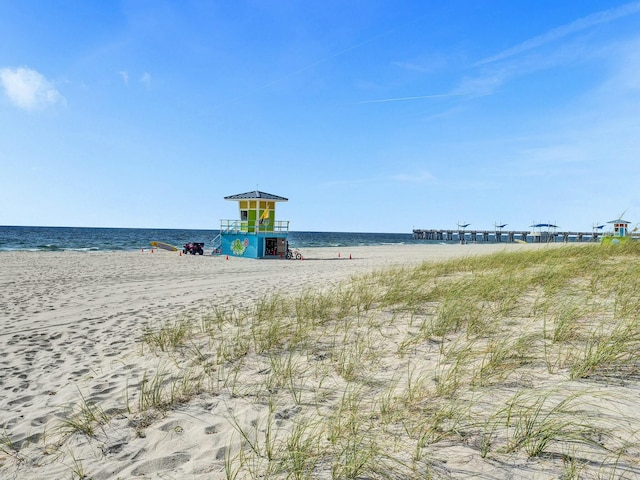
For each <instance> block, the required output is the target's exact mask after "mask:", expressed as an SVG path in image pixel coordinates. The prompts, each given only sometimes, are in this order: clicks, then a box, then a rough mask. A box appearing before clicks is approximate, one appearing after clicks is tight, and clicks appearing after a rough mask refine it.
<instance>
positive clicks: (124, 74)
mask: <svg viewBox="0 0 640 480" xmlns="http://www.w3.org/2000/svg"><path fill="white" fill-rule="evenodd" d="M118 74H119V75H120V77H121V78H122V81H123V82H124V84H125V85H129V73H128V72H127V71H126V70H121V71H119V72H118Z"/></svg>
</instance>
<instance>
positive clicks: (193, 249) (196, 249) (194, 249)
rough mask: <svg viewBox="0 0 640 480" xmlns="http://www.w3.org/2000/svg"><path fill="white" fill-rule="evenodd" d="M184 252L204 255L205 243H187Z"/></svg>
mask: <svg viewBox="0 0 640 480" xmlns="http://www.w3.org/2000/svg"><path fill="white" fill-rule="evenodd" d="M182 253H184V254H185V255H186V254H187V253H190V254H191V255H204V243H197V242H189V243H185V244H184V246H183V247H182Z"/></svg>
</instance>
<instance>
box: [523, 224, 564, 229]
mask: <svg viewBox="0 0 640 480" xmlns="http://www.w3.org/2000/svg"><path fill="white" fill-rule="evenodd" d="M530 228H560V227H558V226H557V225H553V224H552V223H536V224H535V225H530Z"/></svg>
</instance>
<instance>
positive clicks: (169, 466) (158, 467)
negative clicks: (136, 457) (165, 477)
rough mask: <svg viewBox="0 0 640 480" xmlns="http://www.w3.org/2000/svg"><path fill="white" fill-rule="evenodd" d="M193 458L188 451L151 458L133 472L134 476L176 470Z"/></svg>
mask: <svg viewBox="0 0 640 480" xmlns="http://www.w3.org/2000/svg"><path fill="white" fill-rule="evenodd" d="M189 460H191V455H188V454H186V453H176V454H174V455H170V456H168V457H164V458H156V459H154V460H149V461H148V462H144V463H142V464H141V465H139V466H137V467H136V468H134V469H133V471H132V472H131V475H132V476H134V477H137V476H141V475H149V474H152V473H155V472H161V471H166V470H175V469H176V468H177V467H179V466H180V465H183V464H185V463H187V462H188V461H189Z"/></svg>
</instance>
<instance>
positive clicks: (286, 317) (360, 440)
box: [3, 242, 640, 479]
mask: <svg viewBox="0 0 640 480" xmlns="http://www.w3.org/2000/svg"><path fill="white" fill-rule="evenodd" d="M639 307H640V244H637V243H635V242H629V243H626V244H623V245H612V246H606V245H576V246H572V245H566V246H561V247H555V248H548V249H546V248H545V249H538V250H526V251H518V252H500V253H497V254H491V255H482V256H476V257H465V258H458V259H455V260H450V261H446V262H436V263H424V264H423V265H421V266H419V267H416V268H400V267H396V268H392V269H389V270H386V271H376V272H373V273H370V274H368V275H362V276H358V277H354V278H353V279H351V280H350V281H349V282H346V283H342V284H340V285H338V286H333V287H330V288H327V289H325V290H322V291H307V292H304V293H302V294H300V295H295V296H286V295H284V294H282V293H279V294H274V295H273V296H269V297H264V298H261V299H259V300H258V301H257V302H256V303H255V304H254V305H253V306H251V307H248V308H247V307H245V308H240V307H238V306H233V307H230V308H229V309H221V308H216V309H214V310H213V311H211V312H210V313H206V314H203V315H202V316H201V317H199V318H194V317H183V318H177V319H176V320H175V321H174V322H172V323H169V324H167V325H166V326H162V327H160V328H157V329H147V330H145V331H144V332H142V334H141V339H142V342H143V345H144V348H143V349H142V351H143V352H144V353H145V355H150V354H152V355H155V356H157V357H158V359H159V360H161V361H162V362H163V363H162V367H158V368H157V369H156V370H155V371H149V372H147V373H146V374H145V375H144V377H143V378H141V379H140V380H139V381H137V382H130V383H129V387H128V393H127V395H128V398H127V400H126V403H127V409H126V410H127V412H128V413H127V415H131V416H134V415H141V414H143V413H145V412H147V413H148V412H150V411H155V412H158V414H159V415H169V414H170V412H171V410H172V409H174V408H176V407H177V406H178V405H181V404H185V403H188V402H189V401H190V400H191V399H193V398H195V397H196V396H203V395H205V396H212V397H220V398H226V399H229V401H233V399H238V398H242V399H243V400H244V401H249V402H252V403H253V404H255V405H261V406H263V409H262V411H263V412H264V413H263V416H262V418H261V419H260V420H259V421H255V422H253V423H252V424H251V423H250V424H245V423H244V422H243V421H242V419H240V418H238V417H235V416H233V415H230V416H229V418H227V419H226V420H227V422H228V423H229V424H230V425H231V426H232V427H233V429H234V430H235V432H236V435H235V439H236V442H235V443H234V444H233V445H229V448H228V449H227V450H226V451H225V456H224V459H223V460H221V471H224V472H226V478H238V479H240V478H283V479H284V478H295V479H303V478H341V479H356V478H380V479H382V478H416V479H417V478H464V477H466V476H469V475H472V474H482V475H485V476H487V477H491V478H509V477H510V475H512V474H513V472H514V471H516V470H517V472H518V474H519V475H521V476H523V477H535V476H536V475H538V476H549V477H554V478H633V477H637V476H639V475H640V461H639V460H638V458H640V455H638V454H639V453H640V434H639V431H640V420H638V419H637V418H636V417H635V416H633V415H632V414H631V412H632V411H633V410H632V409H630V408H621V407H620V405H621V404H626V403H625V402H627V403H628V404H631V403H633V398H635V397H634V395H637V389H638V387H639V386H640V382H639V380H640V376H639V373H640V328H639V327H640V324H639V322H640V308H639ZM84 405H85V407H84V408H83V409H80V410H79V411H78V412H76V413H75V414H74V415H72V416H70V417H69V418H68V419H66V420H64V421H63V422H62V427H63V428H65V429H66V431H67V433H68V434H71V433H79V434H84V435H88V436H91V435H93V433H94V430H93V429H95V427H96V425H103V424H104V423H105V422H106V421H107V420H108V419H106V418H104V417H103V414H104V412H103V411H102V410H101V409H100V407H99V406H94V405H88V404H86V403H85V404H84ZM3 444H4V448H5V449H7V450H11V451H13V449H12V447H11V444H10V443H9V441H4V442H3Z"/></svg>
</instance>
